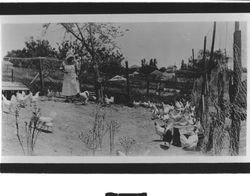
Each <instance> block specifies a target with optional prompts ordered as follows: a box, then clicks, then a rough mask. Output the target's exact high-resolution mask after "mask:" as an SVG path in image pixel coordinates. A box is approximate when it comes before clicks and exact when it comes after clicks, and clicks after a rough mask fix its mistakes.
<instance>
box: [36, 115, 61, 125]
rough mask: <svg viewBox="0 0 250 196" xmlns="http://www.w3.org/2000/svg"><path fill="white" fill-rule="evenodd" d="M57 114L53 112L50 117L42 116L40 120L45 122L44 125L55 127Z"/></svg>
mask: <svg viewBox="0 0 250 196" xmlns="http://www.w3.org/2000/svg"><path fill="white" fill-rule="evenodd" d="M56 116H57V113H56V112H51V114H50V116H48V117H45V116H41V117H40V118H39V121H40V122H41V123H42V124H43V126H45V127H47V128H50V127H53V122H54V118H55V117H56Z"/></svg>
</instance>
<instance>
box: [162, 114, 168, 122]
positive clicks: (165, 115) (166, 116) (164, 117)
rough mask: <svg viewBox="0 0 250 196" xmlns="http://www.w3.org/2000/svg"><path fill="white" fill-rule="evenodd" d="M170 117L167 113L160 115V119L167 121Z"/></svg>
mask: <svg viewBox="0 0 250 196" xmlns="http://www.w3.org/2000/svg"><path fill="white" fill-rule="evenodd" d="M169 119H170V115H169V114H164V115H163V116H161V120H163V121H167V120H169Z"/></svg>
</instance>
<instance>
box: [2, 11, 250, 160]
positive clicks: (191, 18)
mask: <svg viewBox="0 0 250 196" xmlns="http://www.w3.org/2000/svg"><path fill="white" fill-rule="evenodd" d="M201 21H202V22H212V21H227V22H229V21H246V22H247V35H250V13H244V14H243V13H239V14H224V13H223V14H91V15H90V14H88V15H85V14H82V15H10V16H0V24H1V25H0V35H2V34H1V26H2V24H24V23H26V24H27V23H48V22H49V23H59V22H65V23H66V22H120V23H121V22H129V23H133V22H201ZM1 38H2V36H1ZM0 45H1V40H0ZM1 46H2V45H1ZM247 46H250V41H249V38H248V37H247ZM0 58H1V59H2V56H1V54H0ZM249 62H250V54H249V49H248V48H247V64H249ZM248 67H249V66H248ZM247 74H248V76H249V72H247ZM0 79H1V76H0ZM0 81H2V80H0ZM0 86H1V85H0ZM0 88H1V87H0ZM249 88H250V85H249V80H248V83H247V91H248V92H249ZM247 101H249V93H247ZM247 113H249V106H248V104H247ZM0 117H1V120H2V113H1V112H0ZM247 127H249V118H247ZM0 129H2V126H1V127H0ZM246 140H247V142H246V145H247V148H246V156H206V155H204V156H198V157H197V156H138V157H88V156H82V157H81V156H34V157H29V156H1V150H0V156H1V162H2V163H239V162H250V148H249V147H250V139H249V134H248V133H247V139H246ZM1 141H2V140H1V139H0V144H1ZM1 146H2V145H1Z"/></svg>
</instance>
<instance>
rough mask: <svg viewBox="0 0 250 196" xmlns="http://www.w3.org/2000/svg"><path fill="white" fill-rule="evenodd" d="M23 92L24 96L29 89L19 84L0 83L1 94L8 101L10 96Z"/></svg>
mask: <svg viewBox="0 0 250 196" xmlns="http://www.w3.org/2000/svg"><path fill="white" fill-rule="evenodd" d="M22 91H24V92H25V93H26V94H27V93H29V91H30V89H29V88H28V87H27V86H25V85H24V84H23V83H21V82H9V81H3V82H2V93H3V95H4V96H5V97H6V98H7V99H10V98H11V95H14V94H16V92H22Z"/></svg>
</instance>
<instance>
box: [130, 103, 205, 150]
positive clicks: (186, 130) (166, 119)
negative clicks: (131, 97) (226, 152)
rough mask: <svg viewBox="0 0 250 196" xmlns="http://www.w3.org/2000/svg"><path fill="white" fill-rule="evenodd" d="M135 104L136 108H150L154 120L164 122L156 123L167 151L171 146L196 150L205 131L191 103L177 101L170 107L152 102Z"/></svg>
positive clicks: (156, 128)
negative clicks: (199, 135) (200, 136)
mask: <svg viewBox="0 0 250 196" xmlns="http://www.w3.org/2000/svg"><path fill="white" fill-rule="evenodd" d="M133 104H134V106H136V107H138V106H143V107H146V108H150V109H151V113H152V120H160V121H161V122H162V124H160V123H159V122H157V121H155V122H154V125H155V132H156V134H157V135H159V136H160V138H161V139H162V140H163V141H164V145H165V146H166V147H167V149H168V148H169V147H170V145H171V144H172V145H175V146H178V147H183V148H184V149H188V150H195V149H196V147H197V144H198V141H199V137H198V134H202V133H203V129H202V126H201V124H200V120H199V119H196V118H195V106H191V104H190V102H188V101H176V102H175V104H174V105H169V104H165V103H163V102H162V103H161V104H156V103H152V102H150V101H149V102H135V101H134V102H133ZM176 141H177V142H176ZM178 141H179V142H178ZM176 143H177V145H176ZM178 143H179V144H178Z"/></svg>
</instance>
